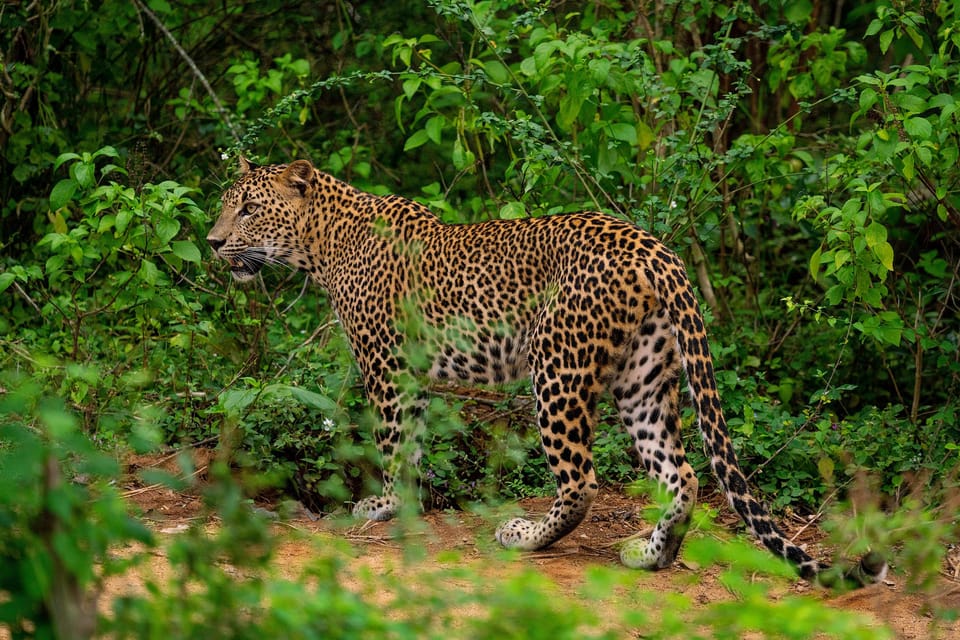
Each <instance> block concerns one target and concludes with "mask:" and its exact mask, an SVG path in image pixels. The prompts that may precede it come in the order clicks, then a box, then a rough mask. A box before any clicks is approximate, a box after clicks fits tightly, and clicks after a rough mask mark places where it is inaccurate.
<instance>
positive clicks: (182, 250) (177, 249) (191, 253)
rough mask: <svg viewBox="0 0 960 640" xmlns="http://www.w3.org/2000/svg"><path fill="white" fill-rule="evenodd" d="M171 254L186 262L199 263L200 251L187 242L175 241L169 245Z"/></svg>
mask: <svg viewBox="0 0 960 640" xmlns="http://www.w3.org/2000/svg"><path fill="white" fill-rule="evenodd" d="M170 247H171V249H172V250H173V254H174V255H176V256H180V258H182V259H184V260H186V261H187V262H195V263H199V262H200V249H198V248H197V245H195V244H193V243H192V242H190V241H189V240H177V241H175V242H173V243H171V245H170Z"/></svg>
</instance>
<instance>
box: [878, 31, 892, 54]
mask: <svg viewBox="0 0 960 640" xmlns="http://www.w3.org/2000/svg"><path fill="white" fill-rule="evenodd" d="M893 35H894V34H893V29H888V30H887V31H884V32H883V33H881V34H880V53H886V52H887V49H889V48H890V43H891V42H893Z"/></svg>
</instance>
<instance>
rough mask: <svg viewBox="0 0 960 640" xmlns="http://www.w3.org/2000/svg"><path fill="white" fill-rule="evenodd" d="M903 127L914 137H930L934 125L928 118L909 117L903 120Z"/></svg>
mask: <svg viewBox="0 0 960 640" xmlns="http://www.w3.org/2000/svg"><path fill="white" fill-rule="evenodd" d="M903 128H904V129H906V131H907V133H909V134H910V136H911V137H913V138H929V137H930V135H931V134H932V133H933V126H932V125H931V124H930V121H929V120H927V119H926V118H920V117H913V118H907V119H906V120H904V121H903Z"/></svg>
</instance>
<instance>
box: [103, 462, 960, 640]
mask: <svg viewBox="0 0 960 640" xmlns="http://www.w3.org/2000/svg"><path fill="white" fill-rule="evenodd" d="M141 462H142V463H145V462H146V461H141ZM135 466H144V465H142V464H141V465H135ZM201 468H202V467H201ZM126 496H127V498H128V499H129V500H130V501H132V502H133V503H134V504H135V505H136V506H137V507H139V509H140V511H141V513H142V514H143V517H144V519H145V520H147V521H148V522H150V523H151V526H152V527H153V528H154V529H155V530H156V531H157V532H158V533H159V534H160V537H161V540H162V539H164V538H166V537H171V536H175V535H177V533H178V532H181V531H184V530H186V528H187V527H188V525H189V524H190V523H192V522H195V521H196V520H197V519H198V518H207V516H205V515H203V514H204V510H203V509H202V504H201V500H200V499H199V497H198V496H196V495H192V494H189V493H176V492H173V491H171V490H169V489H167V488H163V487H159V486H151V487H144V486H140V485H139V484H138V481H137V480H136V478H135V477H134V476H131V479H130V484H129V486H128V487H127V488H126ZM551 502H552V498H533V499H528V500H522V501H521V502H520V503H519V505H518V507H519V509H520V510H522V511H526V512H527V513H529V514H532V515H537V516H538V515H540V514H542V513H544V512H545V511H546V510H547V509H548V507H549V506H550V503H551ZM720 502H722V501H718V502H717V506H718V508H720V512H721V516H720V523H721V524H723V525H725V526H729V527H730V529H731V530H733V529H735V528H736V527H737V526H738V520H737V518H736V516H735V515H734V514H732V513H731V512H729V511H728V510H726V507H725V506H723V505H721V504H720ZM641 506H642V505H641V503H640V501H639V500H638V499H635V498H630V497H626V496H624V495H622V494H620V493H617V492H615V491H612V490H605V491H602V492H601V494H600V496H599V497H598V499H597V500H596V502H595V503H594V505H593V507H592V509H591V512H590V515H588V516H587V518H586V520H585V521H584V522H583V523H582V524H581V525H580V526H579V527H578V528H577V529H576V530H575V531H574V532H573V533H572V534H571V535H569V536H568V537H567V538H566V539H564V540H562V541H561V542H559V543H558V544H556V545H554V546H553V547H551V548H550V549H548V550H545V551H541V552H533V553H526V554H523V555H522V556H521V557H520V560H514V561H505V560H502V559H501V558H502V556H498V555H497V554H496V553H495V552H494V547H495V542H493V535H492V534H493V527H494V520H492V519H491V518H484V517H481V516H478V515H474V514H471V513H466V512H429V513H426V514H423V516H422V523H423V525H424V526H423V527H422V530H421V531H418V532H417V533H415V534H413V535H414V536H415V537H416V540H415V541H414V543H415V544H417V545H418V546H420V548H421V550H422V551H423V554H422V558H421V559H420V560H418V561H417V564H416V566H415V567H413V568H412V569H411V568H410V567H409V566H408V565H407V564H406V562H405V553H404V544H405V541H403V540H399V539H398V538H397V532H396V528H395V527H394V526H393V525H392V524H391V523H364V524H356V523H353V524H352V525H351V526H345V525H344V524H343V520H342V519H341V520H339V521H338V520H337V519H335V518H322V519H315V518H312V517H310V515H309V514H308V513H306V512H304V513H303V514H301V515H298V516H296V517H294V518H292V519H290V520H287V521H284V522H283V523H282V524H280V523H278V524H277V525H276V530H277V534H278V536H279V538H280V542H279V545H278V548H277V552H276V554H275V557H274V563H275V565H276V570H277V575H278V576H280V577H282V578H286V579H297V578H298V577H299V576H300V575H301V572H302V570H303V569H304V567H306V566H307V565H308V564H309V563H310V561H311V559H312V558H314V557H316V555H317V554H318V553H321V551H318V549H320V548H321V546H322V545H318V544H317V541H318V540H320V541H322V540H324V539H329V537H331V536H332V537H335V538H337V539H341V540H345V541H347V542H348V543H349V545H350V546H351V548H352V553H351V554H350V556H349V557H350V558H351V559H350V561H349V562H350V563H351V564H355V565H356V566H355V567H351V568H355V569H357V570H361V569H366V570H369V571H370V572H371V573H372V574H373V575H380V574H381V573H383V572H386V571H394V570H396V568H397V567H400V566H405V567H407V568H406V569H404V570H405V571H412V572H413V573H416V571H419V570H422V571H426V572H431V571H435V570H440V569H442V567H443V566H447V567H449V563H450V558H451V556H453V557H456V558H458V562H463V563H467V564H470V565H471V566H474V567H481V568H482V571H483V572H489V573H491V574H493V577H495V576H496V575H497V574H502V575H507V574H508V573H509V572H510V571H513V570H516V568H517V565H519V566H527V567H534V568H535V569H536V570H537V571H539V572H541V573H542V574H543V575H544V576H546V577H548V578H549V579H550V581H552V582H553V583H554V584H555V585H556V586H557V587H558V589H560V590H562V591H567V590H569V591H573V590H574V589H576V588H577V587H578V586H580V585H581V584H582V583H583V581H584V578H585V574H586V571H587V569H588V568H589V567H591V566H592V565H608V566H617V565H618V564H619V561H618V558H617V553H616V551H615V549H614V548H613V545H614V544H615V543H616V542H618V541H620V540H622V539H623V538H625V537H627V536H630V535H633V534H635V533H637V531H638V530H639V529H640V528H641V527H642V526H643V525H642V521H641V520H640V519H639V518H638V517H637V516H638V509H639V508H640V507H641ZM261 507H262V508H265V509H268V510H270V509H272V505H269V504H264V505H261ZM782 524H783V525H784V528H785V529H786V531H787V533H788V536H790V537H794V536H795V539H796V541H798V542H799V543H801V544H805V545H806V546H807V548H808V550H810V551H812V552H813V553H814V554H815V555H818V556H819V555H820V552H821V551H825V549H824V548H823V547H822V546H821V545H822V541H823V539H824V536H823V534H822V532H820V531H819V530H818V529H817V528H816V526H811V525H810V524H809V523H800V522H791V521H789V520H788V521H782ZM208 526H210V527H216V526H218V525H217V523H216V521H209V522H208ZM824 555H827V554H824ZM141 570H142V571H145V572H150V573H151V574H152V575H151V576H150V577H151V578H152V579H153V580H155V581H158V582H160V583H162V582H163V579H164V574H165V572H166V571H167V569H166V562H165V558H164V557H163V546H162V545H161V547H160V551H159V552H156V553H155V554H154V556H153V560H152V562H151V563H148V564H147V565H143V566H142V567H141ZM722 571H723V568H722V567H717V566H708V567H693V566H689V565H688V564H685V563H684V562H683V561H680V562H678V563H676V564H675V565H674V566H673V567H672V568H670V569H666V570H663V571H659V572H656V573H652V574H648V573H645V572H638V573H639V574H640V575H641V576H642V577H640V578H638V579H641V580H642V581H643V587H644V588H645V589H648V590H651V591H655V592H661V591H662V592H667V591H674V592H680V593H683V594H684V595H685V596H686V597H687V598H688V599H689V600H690V601H691V602H693V603H694V606H695V607H697V606H706V605H708V604H710V603H713V602H718V601H729V600H732V599H734V598H735V597H736V596H735V595H734V594H732V593H731V592H730V591H729V590H728V589H727V588H726V587H725V586H724V585H723V584H722V583H721V582H720V580H719V576H720V574H721V572H722ZM958 576H960V550H958V549H952V550H951V551H950V553H948V559H947V561H946V562H945V563H944V567H943V571H942V572H941V576H940V579H939V581H938V583H937V584H936V586H935V587H934V588H933V589H932V590H930V591H929V592H927V593H915V592H912V591H910V590H908V589H907V580H906V578H905V576H903V575H901V574H898V573H896V572H892V575H891V576H890V577H888V579H887V580H886V581H885V582H883V583H881V584H877V585H873V586H870V587H867V588H864V589H860V590H857V591H853V592H849V593H846V594H842V595H836V594H832V593H831V592H829V591H826V590H823V589H820V588H818V587H814V586H812V585H810V584H809V583H806V582H804V581H802V580H796V581H792V582H784V581H776V580H771V581H770V585H771V587H770V596H769V597H770V598H773V599H780V598H783V597H785V596H787V595H791V594H799V593H804V594H807V595H811V596H812V597H815V598H817V599H819V600H821V601H823V602H824V603H826V604H828V605H829V606H831V607H836V608H838V609H843V610H847V611H855V612H860V613H862V614H865V615H866V616H868V617H869V618H871V619H872V620H873V621H875V624H877V625H879V624H881V623H882V624H885V625H886V626H888V627H889V628H890V629H891V630H892V631H893V632H894V633H895V634H896V637H898V638H905V639H913V638H916V639H918V640H927V639H934V638H943V639H948V640H950V639H960V621H957V620H952V621H951V620H944V619H943V618H942V617H941V616H938V615H935V614H934V613H933V612H935V611H944V610H952V611H953V612H955V614H956V613H957V612H960V577H958ZM412 577H413V578H415V576H412ZM345 579H347V580H349V578H345ZM142 582H143V576H137V575H132V576H131V575H125V576H122V577H119V578H116V579H114V580H113V581H112V582H111V583H109V584H108V585H107V591H106V594H105V596H106V598H105V600H109V598H110V596H112V595H119V594H121V593H129V592H130V591H131V590H136V589H138V588H139V586H141V585H142ZM617 598H618V596H617V594H611V598H610V600H609V601H608V602H603V603H599V606H600V607H601V608H603V607H609V608H610V609H611V610H614V609H615V608H617V607H622V606H628V603H625V602H621V601H618V600H617ZM631 606H632V605H631ZM954 617H956V616H954ZM636 633H637V632H631V635H634V637H642V632H639V633H640V635H639V636H637V635H636Z"/></svg>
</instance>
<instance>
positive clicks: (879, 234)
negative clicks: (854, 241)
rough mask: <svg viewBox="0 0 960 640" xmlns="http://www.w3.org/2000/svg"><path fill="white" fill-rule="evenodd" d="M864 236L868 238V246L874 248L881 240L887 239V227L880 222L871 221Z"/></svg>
mask: <svg viewBox="0 0 960 640" xmlns="http://www.w3.org/2000/svg"><path fill="white" fill-rule="evenodd" d="M864 237H865V238H866V240H867V246H868V247H870V248H871V249H872V248H873V247H875V246H877V245H878V244H880V243H881V242H886V241H887V228H886V227H885V226H883V225H882V224H880V223H879V222H871V223H870V226H868V227H867V229H866V231H865V232H864Z"/></svg>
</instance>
